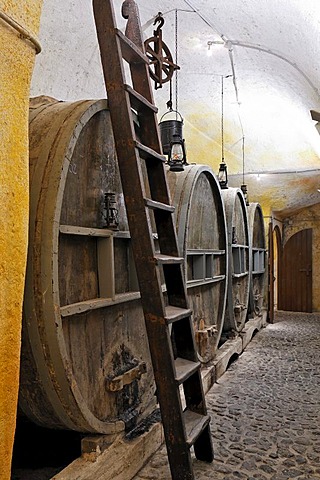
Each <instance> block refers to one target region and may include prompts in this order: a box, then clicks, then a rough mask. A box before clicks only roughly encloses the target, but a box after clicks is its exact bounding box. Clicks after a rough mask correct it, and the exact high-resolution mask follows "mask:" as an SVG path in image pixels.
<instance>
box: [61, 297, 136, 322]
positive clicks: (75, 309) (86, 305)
mask: <svg viewBox="0 0 320 480" xmlns="http://www.w3.org/2000/svg"><path fill="white" fill-rule="evenodd" d="M139 298H140V292H128V293H122V294H120V295H115V298H114V299H112V298H94V299H92V300H87V301H85V302H78V303H73V304H70V305H65V306H63V307H60V313H61V316H62V317H69V316H71V315H77V314H80V313H85V312H88V311H90V310H96V309H98V308H105V307H111V306H112V305H117V304H119V303H126V302H131V301H133V300H138V299H139Z"/></svg>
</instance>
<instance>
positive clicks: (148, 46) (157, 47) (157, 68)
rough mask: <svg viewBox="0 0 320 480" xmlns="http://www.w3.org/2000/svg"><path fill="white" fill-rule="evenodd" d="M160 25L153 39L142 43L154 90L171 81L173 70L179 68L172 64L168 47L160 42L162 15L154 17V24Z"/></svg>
mask: <svg viewBox="0 0 320 480" xmlns="http://www.w3.org/2000/svg"><path fill="white" fill-rule="evenodd" d="M157 22H159V23H160V25H159V26H158V28H157V30H155V31H154V32H153V35H154V36H153V37H150V38H148V39H147V40H146V41H145V42H144V46H145V51H146V55H147V57H148V58H149V71H150V76H151V78H152V80H154V82H155V88H156V89H157V88H161V87H162V84H163V83H166V82H169V80H171V78H172V76H173V73H174V71H175V70H179V69H180V67H178V65H176V64H175V63H174V62H173V58H172V55H171V52H170V50H169V48H168V46H167V45H166V44H165V43H164V42H163V40H162V30H161V27H162V26H163V24H164V19H163V17H162V15H161V14H160V13H159V15H158V16H157V17H156V19H155V21H154V24H156V23H157Z"/></svg>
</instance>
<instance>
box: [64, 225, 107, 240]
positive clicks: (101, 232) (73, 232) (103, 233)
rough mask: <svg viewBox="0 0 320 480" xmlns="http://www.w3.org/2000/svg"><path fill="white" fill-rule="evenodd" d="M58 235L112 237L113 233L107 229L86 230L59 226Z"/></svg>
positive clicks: (78, 227)
mask: <svg viewBox="0 0 320 480" xmlns="http://www.w3.org/2000/svg"><path fill="white" fill-rule="evenodd" d="M59 231H60V233H64V234H68V235H84V236H87V237H106V238H109V237H112V235H113V231H112V230H108V229H107V228H88V227H80V226H74V225H60V227H59Z"/></svg>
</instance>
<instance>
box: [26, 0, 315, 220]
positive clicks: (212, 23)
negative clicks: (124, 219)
mask: <svg viewBox="0 0 320 480" xmlns="http://www.w3.org/2000/svg"><path fill="white" fill-rule="evenodd" d="M137 4H138V6H139V10H140V17H141V24H142V28H143V32H144V35H145V38H148V37H151V36H153V31H154V29H155V28H156V26H154V25H153V22H154V19H155V17H156V15H157V14H158V12H161V13H162V15H163V18H164V20H165V23H164V26H163V39H164V41H165V43H166V44H167V45H168V47H169V48H170V50H171V52H172V54H173V57H174V59H176V56H177V59H178V64H179V66H180V70H179V72H178V75H177V80H176V77H174V78H173V85H172V87H173V104H174V108H175V107H176V105H177V106H178V110H179V112H180V113H181V115H182V116H183V118H184V136H185V140H186V144H187V148H188V160H189V162H195V163H204V164H209V165H211V166H212V168H213V169H214V170H215V171H217V169H218V166H219V163H220V161H221V156H222V149H221V143H222V142H221V141H222V129H221V127H222V124H223V127H224V134H223V140H224V150H223V153H224V157H225V160H226V163H227V164H228V170H229V174H230V175H231V177H230V183H231V185H234V186H238V185H240V184H241V183H242V182H243V174H244V181H245V183H247V184H248V185H249V194H250V198H251V199H252V200H255V201H260V203H266V204H268V205H271V207H272V208H273V209H275V210H279V211H283V212H284V213H286V214H287V213H288V212H290V211H291V210H293V209H296V208H301V207H303V206H306V205H310V204H313V203H317V202H318V201H319V200H320V194H319V192H318V191H317V188H319V186H320V158H319V157H320V136H319V133H318V132H317V130H316V128H315V123H316V122H315V121H314V120H312V118H311V115H310V110H316V111H320V86H319V79H320V70H319V65H318V62H319V58H320V3H319V1H318V0H281V1H280V0H241V1H240V0H232V1H231V0H229V1H228V0H214V1H213V0H176V1H175V2H174V3H173V2H172V1H170V0H157V1H155V0H148V1H146V0H144V1H142V0H140V1H139V0H138V1H137ZM121 5H122V1H119V0H116V1H114V7H115V11H116V15H117V21H118V26H119V27H120V28H123V27H124V24H125V22H124V20H123V19H122V18H121V14H120V12H121ZM40 40H41V43H42V47H43V52H42V53H41V54H40V55H39V56H38V58H37V63H36V67H35V71H34V76H33V83H32V91H31V94H32V95H33V96H35V95H40V94H45V95H51V96H53V97H56V98H59V99H61V100H77V99H83V98H102V97H104V96H105V89H104V84H103V80H102V72H101V64H100V58H99V48H98V43H97V38H96V31H95V25H94V20H93V14H92V5H91V1H89V0H88V1H86V2H78V1H75V0H44V5H43V12H42V19H41V30H40ZM208 42H209V43H208ZM176 45H177V47H176ZM222 79H223V113H224V116H223V122H222ZM176 91H177V92H178V95H177V96H176ZM168 100H169V84H168V83H165V84H164V85H163V88H162V89H157V90H155V101H156V104H157V106H158V107H159V120H160V118H161V115H162V114H163V113H165V112H166V102H167V101H168ZM267 198H268V200H267Z"/></svg>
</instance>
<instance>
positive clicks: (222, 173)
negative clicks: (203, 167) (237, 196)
mask: <svg viewBox="0 0 320 480" xmlns="http://www.w3.org/2000/svg"><path fill="white" fill-rule="evenodd" d="M218 181H219V184H220V187H221V188H222V189H226V188H228V171H227V164H226V163H225V162H224V161H222V162H221V163H220V167H219V173H218Z"/></svg>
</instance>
